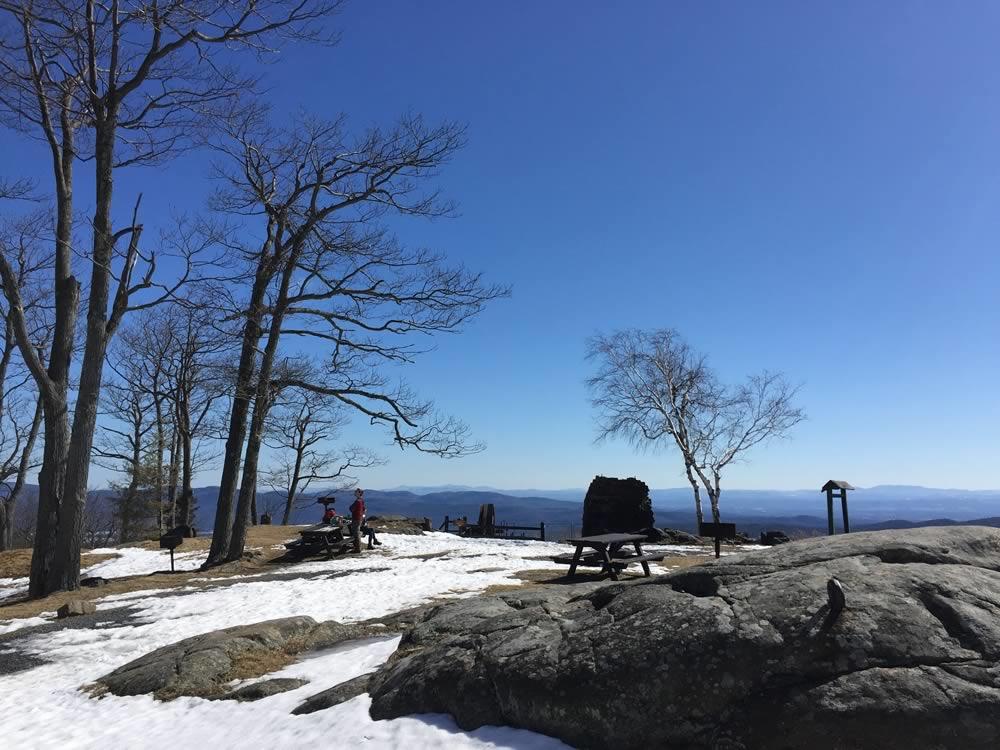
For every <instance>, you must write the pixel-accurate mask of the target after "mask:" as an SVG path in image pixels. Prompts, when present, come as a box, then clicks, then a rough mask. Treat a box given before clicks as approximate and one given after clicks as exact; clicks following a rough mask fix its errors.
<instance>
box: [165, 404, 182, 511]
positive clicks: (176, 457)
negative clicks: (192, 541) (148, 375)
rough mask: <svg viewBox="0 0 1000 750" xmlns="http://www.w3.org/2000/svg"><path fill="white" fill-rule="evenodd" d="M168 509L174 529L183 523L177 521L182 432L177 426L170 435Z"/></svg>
mask: <svg viewBox="0 0 1000 750" xmlns="http://www.w3.org/2000/svg"><path fill="white" fill-rule="evenodd" d="M167 474H168V480H167V507H169V508H170V527H171V528H174V527H176V526H177V525H178V524H180V523H184V522H183V521H178V520H177V479H178V477H179V475H180V430H179V429H178V427H177V425H176V417H175V425H174V429H173V430H172V431H171V434H170V464H169V466H168V469H167Z"/></svg>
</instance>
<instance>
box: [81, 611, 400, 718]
mask: <svg viewBox="0 0 1000 750" xmlns="http://www.w3.org/2000/svg"><path fill="white" fill-rule="evenodd" d="M389 632H392V631H391V630H390V629H389V628H388V627H387V626H386V625H384V624H379V623H375V622H370V623H351V624H343V623H339V622H335V621H333V620H330V621H326V622H319V623H318V622H316V621H315V620H314V619H313V618H311V617H285V618H282V619H278V620H268V621H266V622H258V623H253V624H250V625H240V626H237V627H233V628H225V629H223V630H216V631H213V632H211V633H204V634H202V635H197V636H194V637H192V638H185V639H184V640H182V641H178V642H177V643H172V644H170V645H168V646H164V647H162V648H158V649H156V650H155V651H152V652H150V653H148V654H146V655H144V656H141V657H139V658H138V659H135V660H133V661H131V662H129V663H128V664H125V665H123V666H121V667H119V668H118V669H116V670H114V671H113V672H110V673H109V674H106V675H104V676H103V677H100V678H98V680H97V681H96V683H95V687H96V688H97V689H98V692H100V691H101V690H107V691H109V692H111V693H113V694H114V695H143V694H147V693H151V694H153V695H154V696H155V697H157V698H160V699H162V700H170V699H172V698H176V697H178V696H181V695H192V696H200V697H206V698H211V697H220V696H222V695H224V694H226V693H227V692H228V688H227V687H226V685H227V683H229V682H230V681H231V680H233V679H237V678H247V677H256V676H260V675H263V674H267V673H269V672H272V671H274V670H276V669H280V668H281V667H283V666H285V665H286V664H288V663H290V662H292V661H295V656H296V655H298V654H300V653H303V652H306V651H316V650H319V649H324V648H330V647H332V646H336V645H338V644H340V643H345V642H347V641H354V640H359V639H361V638H368V637H371V636H383V635H386V634H387V633H389Z"/></svg>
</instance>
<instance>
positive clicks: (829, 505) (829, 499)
mask: <svg viewBox="0 0 1000 750" xmlns="http://www.w3.org/2000/svg"><path fill="white" fill-rule="evenodd" d="M826 520H827V525H828V526H829V528H830V536H833V535H834V530H833V488H830V489H828V490H827V491H826Z"/></svg>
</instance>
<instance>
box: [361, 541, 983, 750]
mask: <svg viewBox="0 0 1000 750" xmlns="http://www.w3.org/2000/svg"><path fill="white" fill-rule="evenodd" d="M833 578H835V579H837V581H839V582H840V584H841V586H842V589H843V592H844V598H845V601H846V606H845V608H844V609H843V611H842V612H840V614H839V615H838V616H836V617H830V616H829V615H830V612H829V606H830V605H829V601H830V596H829V593H828V584H829V582H830V580H831V579H833ZM575 592H576V590H575V587H569V586H549V587H536V588H533V589H528V590H525V591H524V592H506V593H502V594H498V595H494V596H487V597H481V598H478V599H472V600H463V601H461V602H457V603H455V604H449V605H443V606H439V607H436V608H434V609H431V610H429V611H428V612H427V613H426V614H425V615H424V617H423V619H422V620H421V621H420V622H418V623H417V624H416V625H415V626H414V627H413V629H412V630H411V631H410V632H409V633H408V634H407V635H405V636H404V638H403V640H402V641H401V644H400V648H399V651H398V652H397V654H396V655H395V656H394V658H393V659H391V660H390V662H389V663H388V664H386V665H385V666H384V667H383V668H382V669H381V670H379V672H377V673H376V675H375V676H374V677H373V678H372V681H371V684H370V686H369V692H370V693H371V695H372V699H373V703H372V708H371V714H372V716H373V717H374V718H377V719H381V718H392V717H397V716H403V715H407V714H414V713H427V712H445V713H449V714H451V715H452V716H454V717H455V719H456V721H457V722H458V724H459V725H460V726H461V727H463V728H465V729H471V728H475V727H479V726H482V725H486V724H500V725H511V726H517V727H524V728H527V729H532V730H535V731H538V732H542V733H544V734H548V735H551V736H555V737H558V738H560V739H563V740H565V741H566V742H568V743H570V744H572V745H575V746H577V747H581V748H604V747H611V746H614V747H618V748H638V747H670V748H727V749H731V750H735V749H736V748H747V749H750V748H755V749H756V748H761V749H762V750H769V749H772V748H773V749H780V750H792V749H793V748H806V747H808V748H812V749H815V750H823V749H825V748H828V749H830V750H833V749H834V748H837V749H846V748H879V749H880V750H894V749H896V748H899V749H900V750H916V749H917V748H919V749H920V750H937V749H943V748H962V750H972V749H973V748H994V747H996V746H997V737H998V736H1000V530H998V529H990V528H985V527H948V528H924V529H913V530H906V531H885V532H869V533H857V534H849V535H841V536H836V537H826V538H822V539H812V540H805V541H801V542H794V543H791V544H786V545H782V546H780V547H776V548H774V549H771V550H766V551H758V552H752V553H748V554H744V555H741V556H739V557H732V558H725V559H723V560H720V561H717V562H713V563H709V564H706V565H703V566H698V567H694V568H687V569H685V570H682V571H678V572H676V573H672V574H669V575H664V576H659V577H654V578H652V579H641V580H639V581H636V582H622V583H618V584H613V585H610V586H603V587H600V588H598V589H596V590H591V591H589V592H587V591H584V592H582V593H579V592H576V593H579V595H575Z"/></svg>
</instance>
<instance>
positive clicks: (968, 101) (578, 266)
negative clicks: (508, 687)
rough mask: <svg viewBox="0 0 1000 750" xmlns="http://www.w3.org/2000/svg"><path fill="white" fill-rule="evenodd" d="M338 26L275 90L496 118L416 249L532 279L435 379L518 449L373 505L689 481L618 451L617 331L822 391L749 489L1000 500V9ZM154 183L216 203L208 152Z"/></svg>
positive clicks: (667, 10) (593, 8) (423, 7)
mask: <svg viewBox="0 0 1000 750" xmlns="http://www.w3.org/2000/svg"><path fill="white" fill-rule="evenodd" d="M338 25H339V27H340V28H341V30H342V32H343V42H342V43H341V45H340V46H339V47H337V48H335V49H316V48H307V49H301V48H300V49H296V50H291V51H289V52H288V53H287V54H285V55H284V57H283V61H282V62H281V63H280V64H278V65H273V66H271V67H270V68H269V69H268V70H267V76H268V78H269V80H270V81H272V83H274V84H275V88H274V91H273V100H274V101H275V102H276V104H277V105H278V106H279V108H286V109H294V108H299V107H301V108H304V109H306V110H310V111H313V112H317V113H319V114H330V115H332V114H335V113H337V112H339V111H345V112H348V113H350V115H351V118H352V122H354V123H356V124H357V125H358V126H364V125H367V124H370V123H385V122H387V121H390V120H391V119H392V118H393V117H394V116H395V115H397V114H398V113H400V112H403V111H407V110H411V111H418V112H422V113H424V114H425V115H426V116H427V117H428V118H429V119H431V120H434V119H441V118H449V119H459V120H463V121H465V122H467V123H468V127H469V145H468V147H467V148H466V149H464V151H463V152H462V153H461V154H460V156H459V158H458V159H457V160H456V161H455V162H454V163H453V164H452V165H451V166H450V167H449V168H448V169H447V171H446V172H445V173H444V174H443V175H442V178H441V184H442V186H443V187H444V189H445V191H446V192H447V193H448V194H449V195H450V196H451V197H453V198H455V199H456V200H457V201H458V202H459V203H460V206H461V216H460V217H459V218H456V219H452V220H446V221H437V222H433V223H426V222H425V223H412V222H408V223H405V224H402V225H400V235H401V238H402V239H403V240H404V241H406V242H409V243H413V244H426V245H428V246H431V247H435V248H438V249H441V250H443V251H445V252H446V253H448V254H449V255H450V256H451V257H452V258H454V259H456V260H461V261H463V262H465V263H466V264H468V265H469V266H471V267H474V268H479V269H482V270H483V271H485V272H486V273H487V275H488V277H489V278H490V279H491V280H496V281H500V282H508V283H510V284H512V285H513V287H514V294H513V297H512V298H511V299H509V300H505V301H501V302H498V303H496V304H495V305H494V306H492V307H491V308H490V309H489V310H488V311H487V312H486V313H485V314H484V315H483V316H482V317H481V318H480V319H478V320H477V321H476V322H475V323H473V324H472V325H471V326H470V327H469V329H468V330H467V331H466V332H465V333H463V334H462V335H460V336H454V337H448V338H445V339H441V340H439V342H438V348H437V350H436V351H435V352H434V353H432V354H430V355H428V356H426V357H424V358H423V359H422V360H421V362H420V364H419V366H417V367H414V368H412V369H411V371H410V372H409V374H408V377H409V379H410V381H411V382H412V383H413V384H414V385H415V386H416V387H417V388H418V389H419V390H420V391H421V392H422V393H423V394H426V395H428V396H432V397H434V398H435V399H436V400H437V402H438V403H439V405H440V406H441V408H443V409H445V410H447V411H449V412H452V413H455V414H458V415H460V416H461V417H463V418H465V419H466V420H467V421H468V422H469V423H470V425H471V426H472V428H473V430H474V432H475V435H476V436H477V437H479V438H481V439H483V440H485V441H486V442H487V443H488V444H489V449H488V450H487V451H486V452H485V453H484V454H482V455H479V456H475V457H471V458H467V459H462V460H459V461H449V462H445V461H441V460H439V459H434V458H431V457H426V456H421V455H408V454H400V453H399V452H398V451H397V450H395V449H392V448H386V449H385V451H386V454H387V455H389V456H390V457H391V459H392V460H391V463H390V464H389V465H388V466H386V467H382V468H381V469H378V470H374V471H371V472H368V473H366V474H365V475H364V476H363V481H364V483H365V484H368V485H370V486H374V487H388V486H392V485H398V484H442V483H464V484H488V485H493V486H498V487H511V488H513V487H538V488H556V487H567V486H585V485H586V484H587V483H588V482H589V480H590V479H591V478H592V476H593V475H594V474H596V473H604V474H611V475H636V476H639V477H641V478H643V479H644V480H645V481H647V482H648V483H649V484H651V485H653V486H657V487H664V486H679V485H681V484H682V483H683V482H682V479H683V478H682V475H681V471H680V469H681V467H680V464H679V462H678V461H677V459H676V457H675V456H673V455H670V454H667V455H648V456H635V455H633V453H632V451H631V450H630V449H629V448H628V447H626V446H624V445H616V444H610V445H602V446H595V445H593V436H594V430H593V424H592V414H591V410H590V407H589V405H588V401H587V394H586V391H585V388H584V386H583V380H584V378H585V377H586V375H587V373H588V366H587V363H586V362H585V361H584V348H585V347H584V341H585V339H586V337H587V336H588V335H590V334H591V333H594V332H595V331H599V330H602V331H609V330H612V329H614V328H618V327H624V326H639V327H660V326H673V327H676V328H678V329H679V330H680V331H681V332H682V333H683V334H684V335H685V336H686V337H687V338H688V339H689V341H690V342H691V343H692V344H693V345H695V346H697V347H699V348H701V349H703V350H704V351H705V352H707V353H708V354H709V355H710V357H711V361H712V362H713V363H714V365H715V366H716V367H717V368H718V370H719V371H720V372H721V374H722V375H723V376H724V377H726V378H729V379H738V378H740V377H742V376H743V375H745V374H747V373H749V372H752V371H755V370H759V369H762V368H771V369H780V370H783V371H785V372H786V373H787V374H788V376H789V377H790V378H791V379H792V380H794V381H798V382H801V383H802V384H803V388H802V392H801V402H802V405H803V407H804V408H805V409H806V410H807V412H808V414H809V420H808V422H806V423H805V424H804V425H802V426H800V427H798V428H797V429H796V430H795V432H794V434H793V438H792V439H791V440H789V441H782V442H778V443H774V444H772V445H770V446H768V447H766V448H763V449H761V450H759V451H757V452H756V453H755V454H753V455H752V456H751V459H752V460H751V462H750V463H748V464H746V465H743V466H738V467H736V468H734V469H733V470H732V471H731V473H730V475H729V476H727V477H726V484H727V485H728V486H729V487H743V488H799V487H812V486H815V487H817V488H818V487H819V486H820V484H822V482H823V481H825V480H826V479H829V478H831V477H837V478H844V479H848V480H850V481H851V482H853V483H855V484H856V485H871V484H879V483H908V484H925V485H932V486H946V487H964V488H995V487H1000V460H998V452H1000V451H998V448H1000V438H998V427H997V425H998V424H1000V396H998V391H997V384H998V382H1000V337H998V335H997V333H998V330H1000V295H998V293H997V287H998V282H1000V252H998V242H1000V45H998V44H997V29H998V28H1000V5H997V4H996V3H990V2H963V3H960V4H950V5H944V4H939V3H902V2H900V3H878V4H876V3H861V2H848V3H837V4H822V3H801V2H781V3H769V2H756V3H752V4H751V3H733V2H726V3H714V2H670V3H664V2H646V3H639V2H633V3H626V4H609V3H596V2H584V3H578V2H572V3H571V2H546V3H533V4H528V3H517V4H511V3H469V2H428V3H412V2H403V1H398V2H386V1H377V2H354V3H352V4H351V5H350V6H349V7H348V8H347V9H346V11H345V12H344V13H343V14H342V16H341V17H340V19H339V22H338ZM0 139H2V140H0V145H2V146H3V149H4V151H5V152H6V151H7V149H8V147H9V145H10V144H12V143H14V142H15V141H14V140H13V138H12V136H10V135H9V134H6V133H5V134H3V135H2V136H0ZM22 161H23V160H22ZM16 164H17V161H15V165H16ZM22 167H23V164H22ZM149 177H150V175H149V174H148V173H145V174H144V173H142V172H136V173H134V174H133V175H132V176H131V177H130V178H129V179H128V180H123V181H122V182H121V191H122V192H120V194H119V197H118V200H119V204H120V206H131V202H132V201H131V197H129V196H130V195H134V193H130V192H129V191H134V190H135V189H138V188H139V187H140V186H141V187H142V189H145V190H146V191H147V201H151V203H147V205H159V206H163V207H166V206H168V205H172V206H175V207H179V208H183V209H191V208H193V207H194V205H195V204H196V202H197V196H198V195H200V194H203V193H204V192H205V191H207V190H208V187H209V186H208V183H207V182H206V181H205V178H204V177H205V170H204V160H203V159H186V160H185V161H183V162H180V163H177V164H175V165H174V166H173V168H171V169H168V170H166V171H164V172H163V173H162V174H161V175H159V176H158V177H157V179H156V181H155V183H153V184H150V179H149ZM347 439H350V440H356V441H364V442H366V443H368V444H370V445H373V446H379V445H382V444H383V443H384V440H383V436H382V435H381V434H373V433H372V432H371V429H370V428H368V427H367V426H365V425H363V424H359V425H357V426H355V427H353V428H352V429H351V430H350V432H349V434H348V436H347ZM212 480H214V477H212V476H211V475H205V476H204V477H202V478H201V480H200V481H202V482H206V483H207V482H208V481H212Z"/></svg>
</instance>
